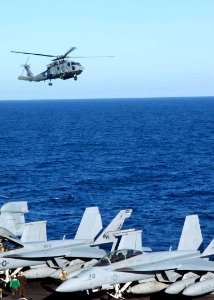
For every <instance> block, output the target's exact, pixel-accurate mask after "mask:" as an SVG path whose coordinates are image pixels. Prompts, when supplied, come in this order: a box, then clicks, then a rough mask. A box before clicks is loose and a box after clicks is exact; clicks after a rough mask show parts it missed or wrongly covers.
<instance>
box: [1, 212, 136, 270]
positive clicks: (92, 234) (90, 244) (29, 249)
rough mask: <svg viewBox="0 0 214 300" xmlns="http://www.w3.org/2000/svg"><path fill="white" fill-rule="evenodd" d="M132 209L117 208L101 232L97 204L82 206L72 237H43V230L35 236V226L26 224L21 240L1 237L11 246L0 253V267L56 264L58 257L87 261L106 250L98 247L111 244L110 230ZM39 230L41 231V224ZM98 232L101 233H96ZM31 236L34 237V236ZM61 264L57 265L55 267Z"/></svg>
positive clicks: (118, 224) (117, 226)
mask: <svg viewBox="0 0 214 300" xmlns="http://www.w3.org/2000/svg"><path fill="white" fill-rule="evenodd" d="M131 213H132V210H130V209H127V210H121V211H120V212H119V213H118V214H117V216H116V217H115V218H114V219H113V220H112V222H111V223H110V224H109V225H108V226H107V228H106V229H104V230H103V231H102V220H101V216H100V213H99V209H98V207H89V208H86V210H85V212H84V215H83V217H82V220H81V222H80V225H79V227H78V230H77V233H76V235H75V238H74V239H63V240H48V241H47V240H46V239H45V236H46V232H45V234H42V237H41V236H38V229H36V230H35V226H39V225H40V226H43V225H44V224H43V225H42V223H41V224H36V223H31V226H30V225H28V226H27V227H26V231H27V233H26V231H25V232H24V233H23V236H22V238H21V240H18V239H14V238H10V237H7V236H3V238H4V239H5V240H7V241H8V242H10V243H11V244H13V245H14V247H15V248H11V249H10V248H9V250H8V251H6V252H3V253H0V270H5V269H16V268H19V267H26V266H34V265H41V264H44V263H47V264H48V265H50V266H54V265H55V266H59V264H60V263H61V261H60V259H66V260H73V259H75V258H81V259H83V260H88V259H92V258H100V257H102V256H103V255H104V254H105V253H106V252H105V250H103V249H100V248H99V247H100V246H101V245H104V244H108V243H114V242H115V239H116V238H115V237H114V236H113V235H112V232H115V231H117V230H120V229H121V227H122V225H123V223H124V221H125V219H126V218H128V217H130V215H131ZM40 228H43V229H41V230H40V231H41V232H44V227H40ZM100 231H101V233H100ZM34 235H36V236H37V237H36V238H35V237H34ZM59 267H61V266H59Z"/></svg>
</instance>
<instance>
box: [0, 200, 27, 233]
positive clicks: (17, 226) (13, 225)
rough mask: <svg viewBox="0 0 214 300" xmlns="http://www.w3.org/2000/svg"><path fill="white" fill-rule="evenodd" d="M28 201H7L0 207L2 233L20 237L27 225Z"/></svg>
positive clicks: (0, 229)
mask: <svg viewBox="0 0 214 300" xmlns="http://www.w3.org/2000/svg"><path fill="white" fill-rule="evenodd" d="M28 212H29V211H28V205H27V202H26V201H14V202H7V203H5V204H4V205H2V207H1V209H0V235H7V236H10V237H20V236H21V235H22V234H23V231H24V226H25V216H24V214H26V213H28Z"/></svg>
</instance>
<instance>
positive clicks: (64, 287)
mask: <svg viewBox="0 0 214 300" xmlns="http://www.w3.org/2000/svg"><path fill="white" fill-rule="evenodd" d="M87 289H90V285H89V284H88V283H87V282H84V281H82V280H80V278H72V279H68V280H66V281H65V282H63V283H62V284H61V285H59V286H58V287H57V289H56V292H60V293H72V292H79V291H84V290H87Z"/></svg>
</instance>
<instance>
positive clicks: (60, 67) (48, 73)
mask: <svg viewBox="0 0 214 300" xmlns="http://www.w3.org/2000/svg"><path fill="white" fill-rule="evenodd" d="M75 49H76V47H72V48H70V49H69V50H68V51H67V52H66V53H65V54H63V55H49V54H42V53H31V52H20V51H11V52H13V53H21V54H29V55H38V56H46V57H55V58H54V59H53V60H52V62H51V63H50V64H48V65H47V69H46V70H45V71H44V72H42V73H40V74H38V75H35V76H34V75H33V73H32V71H31V69H30V65H29V64H28V63H27V62H28V60H27V62H26V63H25V64H24V65H23V67H24V69H25V70H26V72H27V76H22V75H21V76H19V77H18V79H19V80H25V81H36V82H39V81H45V80H50V82H49V83H48V84H49V85H50V86H51V85H52V82H51V80H52V79H57V78H60V79H63V80H66V79H70V78H74V80H77V75H80V74H81V73H82V71H83V70H84V68H83V66H82V65H81V64H80V63H79V62H75V61H71V60H68V59H67V58H70V57H69V56H68V54H69V53H71V52H72V51H74V50H75ZM75 58H77V57H75Z"/></svg>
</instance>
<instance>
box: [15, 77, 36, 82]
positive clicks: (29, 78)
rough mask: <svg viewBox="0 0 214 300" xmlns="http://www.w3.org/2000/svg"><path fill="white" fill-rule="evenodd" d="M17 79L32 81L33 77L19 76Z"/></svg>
mask: <svg viewBox="0 0 214 300" xmlns="http://www.w3.org/2000/svg"><path fill="white" fill-rule="evenodd" d="M18 79H19V80H25V81H33V77H29V76H19V77H18Z"/></svg>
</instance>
